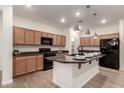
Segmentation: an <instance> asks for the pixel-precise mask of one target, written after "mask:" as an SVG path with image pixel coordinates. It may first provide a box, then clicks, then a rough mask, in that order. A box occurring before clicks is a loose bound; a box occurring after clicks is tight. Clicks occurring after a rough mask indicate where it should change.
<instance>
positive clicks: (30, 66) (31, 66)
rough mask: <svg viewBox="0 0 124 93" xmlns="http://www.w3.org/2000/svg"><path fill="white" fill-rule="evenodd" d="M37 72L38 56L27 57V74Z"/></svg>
mask: <svg viewBox="0 0 124 93" xmlns="http://www.w3.org/2000/svg"><path fill="white" fill-rule="evenodd" d="M33 71H36V56H31V57H27V72H33Z"/></svg>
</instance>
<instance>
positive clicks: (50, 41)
mask: <svg viewBox="0 0 124 93" xmlns="http://www.w3.org/2000/svg"><path fill="white" fill-rule="evenodd" d="M41 44H42V45H53V39H52V38H48V37H41Z"/></svg>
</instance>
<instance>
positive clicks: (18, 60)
mask: <svg viewBox="0 0 124 93" xmlns="http://www.w3.org/2000/svg"><path fill="white" fill-rule="evenodd" d="M41 69H43V55H36V56H24V57H14V61H13V76H14V77H15V76H19V75H23V74H27V73H30V72H34V71H38V70H41Z"/></svg>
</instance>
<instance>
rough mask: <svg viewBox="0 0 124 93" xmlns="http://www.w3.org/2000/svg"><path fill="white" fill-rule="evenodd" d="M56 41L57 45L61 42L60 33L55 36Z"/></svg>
mask: <svg viewBox="0 0 124 93" xmlns="http://www.w3.org/2000/svg"><path fill="white" fill-rule="evenodd" d="M56 41H57V45H59V46H60V45H61V44H62V43H61V42H62V41H61V36H60V35H57V38H56Z"/></svg>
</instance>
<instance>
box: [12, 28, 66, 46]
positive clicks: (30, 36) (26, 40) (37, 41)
mask: <svg viewBox="0 0 124 93" xmlns="http://www.w3.org/2000/svg"><path fill="white" fill-rule="evenodd" d="M41 37H48V38H53V45H56V46H65V44H66V37H65V36H62V35H57V34H52V33H47V32H40V31H35V30H29V29H24V28H19V27H13V42H14V44H20V45H21V44H23V45H24V44H25V45H41Z"/></svg>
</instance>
